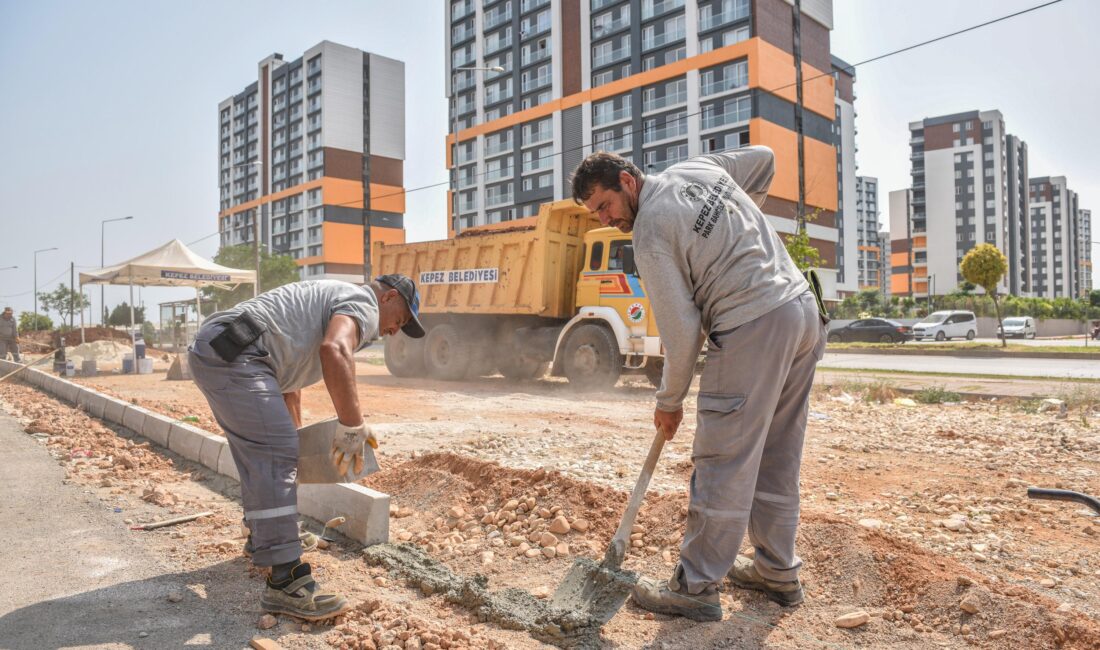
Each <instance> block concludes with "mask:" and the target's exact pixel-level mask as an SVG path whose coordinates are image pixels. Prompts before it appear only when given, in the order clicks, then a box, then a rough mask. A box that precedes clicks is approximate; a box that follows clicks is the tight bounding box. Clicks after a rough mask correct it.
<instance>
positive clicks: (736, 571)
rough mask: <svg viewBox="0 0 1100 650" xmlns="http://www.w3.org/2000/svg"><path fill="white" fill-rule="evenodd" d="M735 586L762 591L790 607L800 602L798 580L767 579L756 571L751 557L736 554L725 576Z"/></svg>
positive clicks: (799, 584) (770, 598) (799, 583)
mask: <svg viewBox="0 0 1100 650" xmlns="http://www.w3.org/2000/svg"><path fill="white" fill-rule="evenodd" d="M727 577H728V578H729V579H730V582H732V583H733V584H734V585H735V586H738V587H740V588H742V589H755V590H756V591H762V592H764V595H765V596H767V597H768V600H770V601H772V602H775V603H779V604H780V605H782V606H784V607H791V606H793V605H797V604H799V603H801V602H802V599H803V595H802V583H801V582H799V581H798V580H794V581H791V582H778V581H776V580H768V579H767V578H764V577H763V576H761V575H760V574H759V573H757V572H756V565H755V564H754V563H753V560H752V558H749V557H745V556H744V555H738V556H737V559H736V560H735V561H734V563H733V568H732V569H730V572H729V574H728V576H727Z"/></svg>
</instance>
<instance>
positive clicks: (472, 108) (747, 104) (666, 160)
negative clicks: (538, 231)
mask: <svg viewBox="0 0 1100 650" xmlns="http://www.w3.org/2000/svg"><path fill="white" fill-rule="evenodd" d="M801 5H802V13H801V19H800V36H801V38H800V42H801V50H802V61H803V62H802V71H803V78H804V84H803V105H804V111H803V133H804V138H805V139H804V149H805V166H804V169H805V190H806V205H807V208H806V211H807V213H817V217H816V219H814V220H813V221H812V222H811V223H810V224H809V225H808V227H807V228H808V232H809V234H810V237H811V240H812V242H813V244H814V245H815V246H817V248H818V249H819V251H820V252H821V255H822V257H823V259H824V260H825V261H826V264H827V266H828V268H826V269H824V271H823V273H822V275H823V281H824V284H825V285H826V291H827V293H828V294H829V295H830V296H832V297H835V296H836V291H837V270H836V269H837V259H838V254H839V252H838V241H839V236H838V229H837V224H836V213H837V209H838V204H837V201H838V166H839V164H840V160H839V156H838V142H839V141H840V138H841V137H842V134H841V130H842V126H841V120H840V118H839V117H838V108H837V102H836V97H837V96H838V93H839V94H840V95H844V97H845V98H846V99H847V102H848V104H849V105H850V103H851V101H852V99H854V96H853V95H852V92H851V81H852V80H851V78H850V76H849V78H847V79H841V77H843V76H844V75H839V74H837V73H836V71H834V70H833V64H832V58H831V55H830V42H829V34H830V30H831V29H832V20H833V16H832V3H831V2H830V0H803V2H802V3H801ZM444 6H445V8H446V11H447V16H448V20H447V21H446V25H447V27H446V43H447V61H446V69H447V72H448V75H447V84H446V89H445V92H446V94H447V96H449V97H452V98H453V102H452V118H453V120H454V121H455V123H457V146H455V135H456V134H454V133H451V134H450V135H449V136H448V139H447V149H448V158H447V162H448V165H449V166H453V165H454V164H455V163H457V192H458V197H457V201H456V203H457V215H455V214H451V215H449V219H448V228H449V231H450V232H451V233H452V234H453V233H454V232H455V230H456V229H458V230H465V229H466V228H470V227H474V226H486V225H489V224H497V223H502V222H511V221H516V220H523V219H529V218H531V217H533V216H534V215H536V214H537V213H538V206H539V205H540V204H542V203H544V202H547V201H553V200H558V199H562V198H566V197H568V196H570V190H569V176H570V174H571V173H572V171H573V169H575V168H576V166H577V165H578V164H579V163H580V161H581V160H582V159H583V158H584V156H586V155H587V154H589V153H591V152H593V151H595V150H605V151H613V152H615V153H619V154H621V155H623V156H625V157H627V158H630V159H631V160H633V161H634V163H635V164H637V165H638V166H639V167H640V168H641V169H642V171H643V172H645V173H656V172H660V171H662V170H663V169H665V168H666V167H668V166H669V165H672V164H674V163H676V162H678V161H681V160H684V159H686V158H689V157H691V156H695V155H699V154H703V153H708V152H714V151H723V150H728V149H735V148H738V147H742V146H745V145H748V144H754V145H756V144H762V145H767V146H769V147H771V148H772V149H773V150H774V151H775V154H776V167H777V168H776V175H775V179H774V182H773V183H772V187H771V190H770V194H769V197H768V200H767V202H766V204H765V206H764V211H765V213H766V214H767V215H768V217H769V218H770V220H771V222H772V223H773V225H774V226H775V227H776V229H777V230H778V231H779V232H781V233H792V232H794V231H795V229H796V224H797V216H798V215H797V202H798V154H797V136H796V133H795V129H796V125H795V101H796V93H795V86H794V83H795V67H794V56H793V43H794V29H793V22H794V21H793V12H794V7H793V3H792V2H791V1H789V0H448V1H447V2H446V3H445V5H444ZM498 66H499V67H501V68H503V69H504V72H493V71H473V70H468V69H464V68H470V67H480V68H495V67H498ZM838 85H842V86H844V87H843V88H841V89H838ZM853 117H854V113H853ZM851 153H852V154H853V155H854V147H853V148H852V149H851ZM852 172H853V176H852V177H851V183H852V184H853V186H854V166H853V167H852ZM448 205H449V206H450V205H452V203H451V202H448ZM853 234H854V232H853ZM855 261H856V260H855V259H852V260H851V262H852V263H853V264H852V266H853V267H854V266H855V264H854V262H855ZM857 282H858V275H857V274H856V273H855V269H854V268H853V285H854V284H856V283H857Z"/></svg>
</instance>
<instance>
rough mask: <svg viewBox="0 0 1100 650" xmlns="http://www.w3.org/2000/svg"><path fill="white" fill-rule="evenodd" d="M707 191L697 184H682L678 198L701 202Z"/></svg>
mask: <svg viewBox="0 0 1100 650" xmlns="http://www.w3.org/2000/svg"><path fill="white" fill-rule="evenodd" d="M706 193H707V191H706V189H704V188H703V186H702V185H700V184H699V183H684V184H683V185H681V186H680V196H682V197H684V198H685V199H687V200H688V201H702V200H703V197H704V196H705V195H706Z"/></svg>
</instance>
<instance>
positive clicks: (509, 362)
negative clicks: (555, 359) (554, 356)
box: [497, 354, 550, 379]
mask: <svg viewBox="0 0 1100 650" xmlns="http://www.w3.org/2000/svg"><path fill="white" fill-rule="evenodd" d="M497 368H498V369H499V370H500V374H502V375H504V376H505V377H507V378H508V379H538V378H539V377H542V376H543V375H545V374H546V371H547V370H549V369H550V363H549V362H546V361H532V360H531V359H527V358H525V357H517V356H513V355H511V354H509V355H508V356H503V355H501V357H498V358H497Z"/></svg>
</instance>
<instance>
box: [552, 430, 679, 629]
mask: <svg viewBox="0 0 1100 650" xmlns="http://www.w3.org/2000/svg"><path fill="white" fill-rule="evenodd" d="M664 446H665V434H664V433H663V432H661V431H658V432H657V435H656V436H654V437H653V444H652V445H650V447H649V456H647V457H646V459H645V464H644V465H642V473H641V474H640V475H639V476H638V482H637V483H636V484H635V485H634V491H633V492H631V493H630V502H629V503H627V505H626V512H624V513H623V519H622V521H621V522H619V529H618V530H616V531H615V536H614V537H612V538H611V544H610V545H609V546H608V547H607V551H606V552H605V553H604V556H603V562H601V563H599V564H596V563H595V562H594V561H592V560H590V559H588V558H580V559H578V560H576V561H574V562H573V566H572V568H570V569H569V573H566V574H565V578H564V579H563V580H562V582H561V584H560V585H558V588H557V590H555V591H554V596H553V598H552V599H551V601H550V604H551V605H552V606H554V607H557V608H560V609H566V610H576V611H578V612H581V613H583V614H585V615H587V616H588V617H589V618H590V619H591V620H592V621H594V622H596V623H598V624H599V625H603V624H604V623H606V622H608V621H610V620H611V617H612V616H614V615H615V612H617V611H619V608H621V607H622V606H623V603H625V602H626V597H627V596H629V595H630V590H631V589H632V588H633V586H634V583H635V581H636V580H637V576H636V575H634V573H633V572H630V571H620V570H619V569H620V567H621V566H622V564H623V558H624V557H625V556H626V549H627V546H628V545H629V544H630V530H631V528H633V527H634V520H635V519H636V518H637V516H638V511H639V510H640V509H641V507H642V499H643V498H645V493H646V488H647V487H649V480H650V479H651V478H653V469H654V468H655V467H656V466H657V459H658V458H659V457H660V456H661V449H663V448H664Z"/></svg>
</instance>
